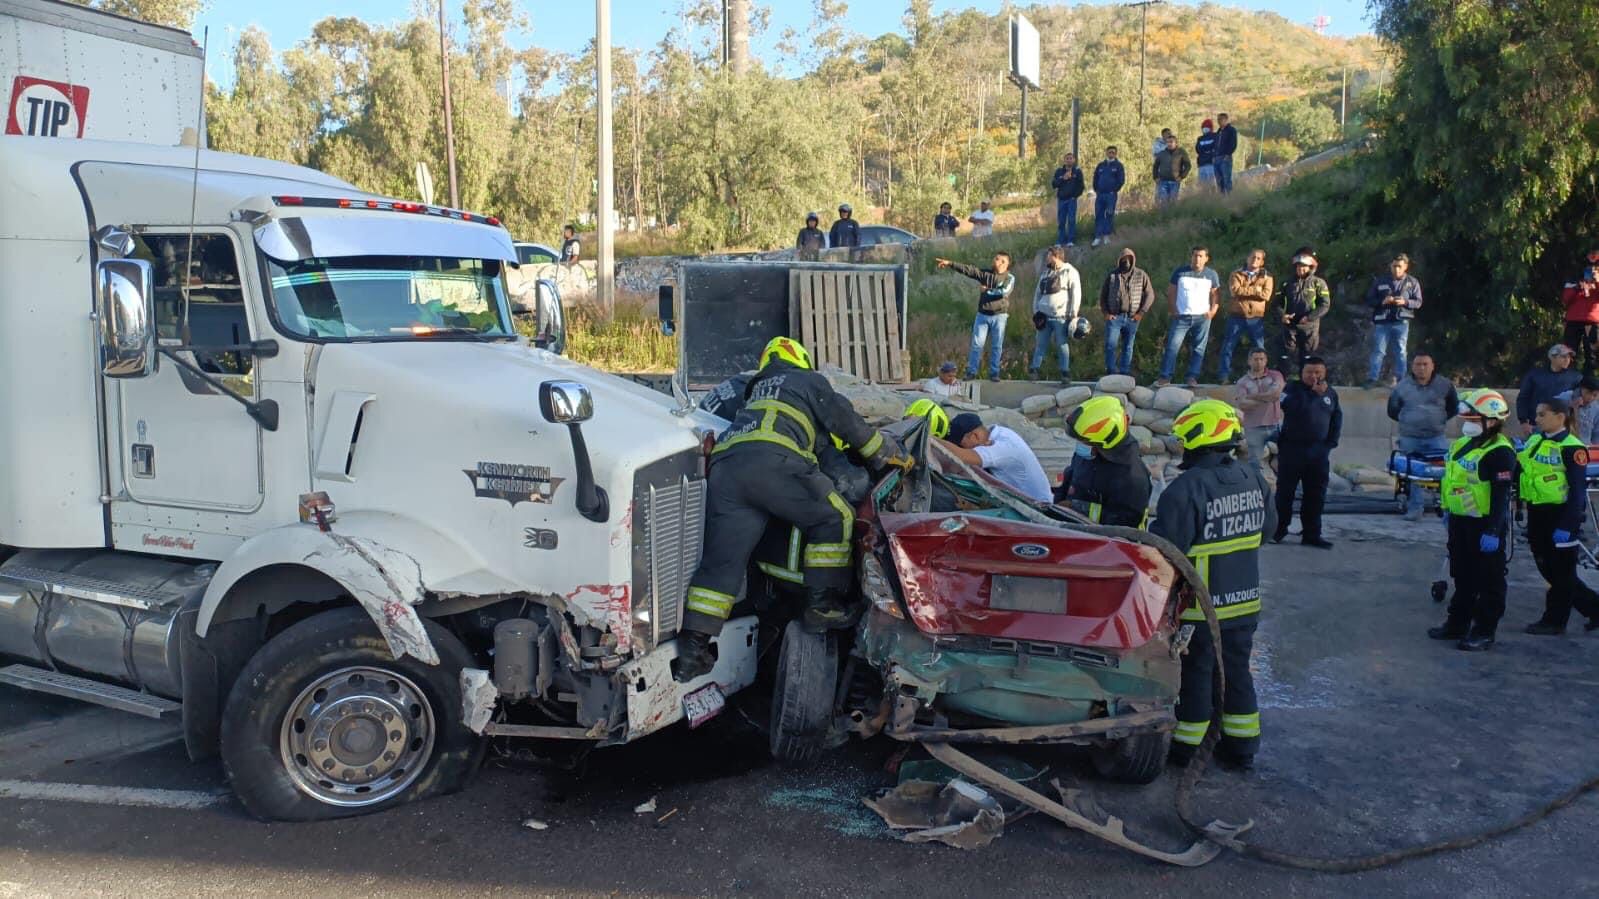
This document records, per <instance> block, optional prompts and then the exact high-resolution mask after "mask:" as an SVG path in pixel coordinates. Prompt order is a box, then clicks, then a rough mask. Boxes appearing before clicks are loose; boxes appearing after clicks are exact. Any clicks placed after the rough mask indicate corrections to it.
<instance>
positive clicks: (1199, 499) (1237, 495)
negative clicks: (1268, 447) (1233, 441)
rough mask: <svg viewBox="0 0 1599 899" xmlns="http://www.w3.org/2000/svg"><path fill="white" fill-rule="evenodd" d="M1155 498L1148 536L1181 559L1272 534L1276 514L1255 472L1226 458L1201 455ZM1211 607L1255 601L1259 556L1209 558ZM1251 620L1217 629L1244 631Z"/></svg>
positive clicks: (1239, 553)
mask: <svg viewBox="0 0 1599 899" xmlns="http://www.w3.org/2000/svg"><path fill="white" fill-rule="evenodd" d="M1183 465H1184V467H1185V468H1186V469H1187V470H1186V471H1184V472H1183V473H1182V474H1181V475H1179V476H1178V477H1177V479H1176V480H1175V481H1172V482H1171V484H1170V485H1168V486H1167V487H1166V489H1165V491H1164V492H1162V493H1161V495H1160V503H1159V504H1158V505H1157V506H1156V510H1155V520H1154V522H1152V523H1151V524H1150V526H1149V532H1150V533H1151V534H1156V535H1158V536H1161V537H1165V538H1166V539H1167V540H1170V541H1171V542H1172V544H1173V545H1175V546H1176V547H1177V549H1179V550H1180V551H1182V552H1183V553H1184V554H1187V555H1189V556H1192V555H1193V550H1194V548H1195V547H1196V546H1199V547H1203V546H1204V545H1205V544H1213V543H1219V542H1221V541H1224V540H1236V539H1238V538H1240V537H1260V536H1263V535H1264V534H1268V533H1272V532H1275V531H1276V530H1277V512H1276V510H1275V509H1274V508H1273V505H1272V503H1271V491H1270V490H1268V489H1267V487H1266V482H1265V480H1263V479H1262V478H1261V475H1260V470H1259V469H1257V468H1256V467H1255V466H1253V465H1246V464H1244V463H1242V462H1239V461H1238V460H1237V459H1235V458H1233V456H1231V455H1229V454H1227V453H1201V454H1198V455H1196V456H1194V457H1192V461H1185V462H1184V463H1183ZM1208 567H1209V572H1210V574H1209V579H1208V583H1209V587H1210V596H1211V601H1212V602H1214V603H1215V605H1216V610H1217V612H1218V614H1222V610H1223V609H1224V608H1225V607H1226V606H1234V605H1240V604H1243V603H1248V602H1258V601H1259V600H1260V550H1259V549H1258V548H1255V549H1240V550H1236V551H1233V552H1228V553H1225V554H1223V555H1213V556H1210V557H1209V562H1208ZM1254 622H1255V615H1253V614H1244V615H1240V616H1238V617H1236V618H1223V620H1222V622H1221V626H1222V627H1238V626H1241V625H1242V626H1249V625H1253V624H1254Z"/></svg>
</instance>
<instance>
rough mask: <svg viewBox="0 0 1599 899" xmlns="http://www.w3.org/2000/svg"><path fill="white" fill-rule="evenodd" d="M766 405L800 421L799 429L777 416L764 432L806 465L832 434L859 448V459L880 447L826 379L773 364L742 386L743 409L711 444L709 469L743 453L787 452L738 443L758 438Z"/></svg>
mask: <svg viewBox="0 0 1599 899" xmlns="http://www.w3.org/2000/svg"><path fill="white" fill-rule="evenodd" d="M772 400H775V401H776V402H777V403H781V404H783V405H785V406H787V407H789V408H792V409H795V410H798V411H799V413H800V414H801V415H804V416H805V418H806V422H805V423H801V422H799V421H796V420H795V419H794V418H793V417H792V416H790V415H788V414H786V413H783V412H778V413H777V414H775V415H772V416H771V419H772V423H771V425H770V427H771V430H772V431H775V432H776V433H777V434H778V435H780V436H781V437H783V438H786V439H787V440H788V441H790V442H792V443H793V445H794V446H795V447H797V448H798V449H800V450H801V451H803V452H806V453H809V454H811V456H812V458H811V459H810V460H808V461H811V462H812V463H813V464H814V463H815V461H816V460H815V456H816V454H818V453H820V452H821V449H822V447H823V446H829V447H830V446H832V443H833V441H832V435H833V434H837V435H838V436H839V439H841V440H843V441H844V443H845V444H847V445H849V446H852V447H859V448H860V453H861V455H862V456H863V457H865V458H870V457H872V456H875V455H877V454H878V452H879V451H880V449H881V448H882V447H883V444H884V443H885V441H884V440H883V439H882V436H881V435H880V434H878V433H877V431H875V430H874V429H873V428H872V427H871V426H870V425H868V424H867V423H866V421H865V420H864V419H862V418H861V416H860V413H858V412H856V411H855V407H854V406H853V405H851V404H850V401H849V400H847V399H845V398H844V397H842V396H840V395H839V394H838V393H837V392H835V391H834V390H833V385H831V384H829V383H828V382H827V378H825V377H823V376H822V375H820V374H818V373H816V372H814V371H811V370H810V369H805V368H799V367H798V366H794V365H790V364H789V363H787V362H784V361H782V360H774V361H772V362H769V363H767V365H766V367H765V368H763V369H761V370H760V371H759V372H756V374H755V377H753V378H751V379H750V381H749V383H748V384H747V385H746V386H745V388H744V405H743V406H742V407H741V408H740V409H739V410H738V412H737V413H736V414H735V415H734V416H733V423H732V424H730V425H728V427H727V430H725V431H723V432H722V433H721V434H720V435H718V436H717V438H716V443H717V447H716V450H715V455H714V457H713V464H714V463H717V462H720V461H721V460H723V459H725V458H728V457H729V455H730V454H737V453H743V452H746V451H756V450H760V451H776V452H791V450H789V449H788V448H787V447H784V446H782V445H781V444H779V443H774V442H772V441H770V440H759V439H748V440H741V439H740V438H746V437H751V435H756V434H758V433H764V432H762V424H763V422H764V421H765V420H766V418H767V414H768V413H769V412H770V411H771V407H768V406H766V405H765V404H764V403H763V401H772ZM806 424H808V425H809V427H808V428H807V427H806Z"/></svg>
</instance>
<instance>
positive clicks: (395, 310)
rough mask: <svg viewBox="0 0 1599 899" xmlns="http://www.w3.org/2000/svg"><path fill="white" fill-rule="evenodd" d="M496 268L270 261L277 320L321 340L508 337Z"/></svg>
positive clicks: (397, 261) (441, 260) (447, 261)
mask: <svg viewBox="0 0 1599 899" xmlns="http://www.w3.org/2000/svg"><path fill="white" fill-rule="evenodd" d="M500 268H501V264H500V262H499V260H496V259H455V258H449V257H441V256H341V257H337V258H331V259H316V258H312V259H305V260H302V261H299V262H285V261H281V260H277V259H272V258H268V259H267V274H268V276H269V277H270V279H271V283H272V302H273V304H274V306H275V307H276V312H277V317H278V320H279V321H280V322H281V323H282V324H283V326H284V327H285V328H287V329H288V330H289V331H290V332H291V333H293V334H296V335H298V336H301V337H309V338H313V339H318V340H426V339H432V338H438V337H445V338H450V337H455V338H462V337H465V338H469V339H476V338H501V337H509V336H511V334H512V329H511V325H510V323H509V321H507V320H506V318H505V311H504V310H505V308H506V305H505V301H504V300H505V295H504V286H503V281H502V279H501V277H500Z"/></svg>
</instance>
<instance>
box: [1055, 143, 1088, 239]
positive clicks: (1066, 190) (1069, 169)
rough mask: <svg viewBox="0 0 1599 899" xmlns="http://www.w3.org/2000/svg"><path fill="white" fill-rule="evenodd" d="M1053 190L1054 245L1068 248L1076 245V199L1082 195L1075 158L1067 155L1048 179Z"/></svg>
mask: <svg viewBox="0 0 1599 899" xmlns="http://www.w3.org/2000/svg"><path fill="white" fill-rule="evenodd" d="M1049 183H1050V186H1051V187H1053V188H1055V245H1056V246H1065V247H1070V246H1074V245H1076V243H1077V198H1078V197H1081V196H1082V195H1083V170H1082V169H1080V168H1078V167H1077V156H1076V154H1074V153H1067V154H1066V158H1065V159H1064V160H1062V161H1061V164H1060V168H1058V169H1056V170H1055V177H1054V178H1052V179H1050V182H1049Z"/></svg>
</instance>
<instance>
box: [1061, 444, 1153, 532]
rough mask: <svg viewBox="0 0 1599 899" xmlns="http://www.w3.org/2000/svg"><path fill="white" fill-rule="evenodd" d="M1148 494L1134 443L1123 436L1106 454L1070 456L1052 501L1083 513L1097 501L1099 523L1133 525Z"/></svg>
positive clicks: (1146, 476) (1145, 509)
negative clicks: (1070, 460) (1071, 457)
mask: <svg viewBox="0 0 1599 899" xmlns="http://www.w3.org/2000/svg"><path fill="white" fill-rule="evenodd" d="M1149 494H1150V483H1149V469H1148V468H1146V467H1145V466H1144V462H1143V460H1142V459H1141V458H1140V457H1139V455H1138V442H1137V441H1135V440H1133V439H1131V438H1127V439H1125V440H1123V441H1122V442H1121V443H1120V444H1119V445H1118V446H1117V447H1116V448H1115V449H1112V450H1110V451H1109V452H1107V453H1104V454H1100V453H1097V452H1096V453H1095V454H1094V455H1092V456H1087V457H1084V456H1077V457H1075V458H1073V459H1072V464H1071V465H1068V466H1067V467H1066V472H1065V474H1064V476H1063V480H1062V481H1061V484H1060V486H1059V487H1056V488H1055V502H1057V503H1066V504H1069V505H1070V506H1071V507H1072V508H1073V509H1076V510H1077V511H1079V512H1081V513H1083V514H1084V515H1090V514H1091V512H1090V506H1091V504H1095V503H1097V504H1099V505H1100V506H1102V507H1103V510H1102V511H1101V512H1100V516H1099V523H1100V524H1111V525H1118V526H1120V527H1128V528H1136V527H1138V526H1139V525H1141V524H1143V522H1144V516H1145V514H1147V513H1148V510H1149Z"/></svg>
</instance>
